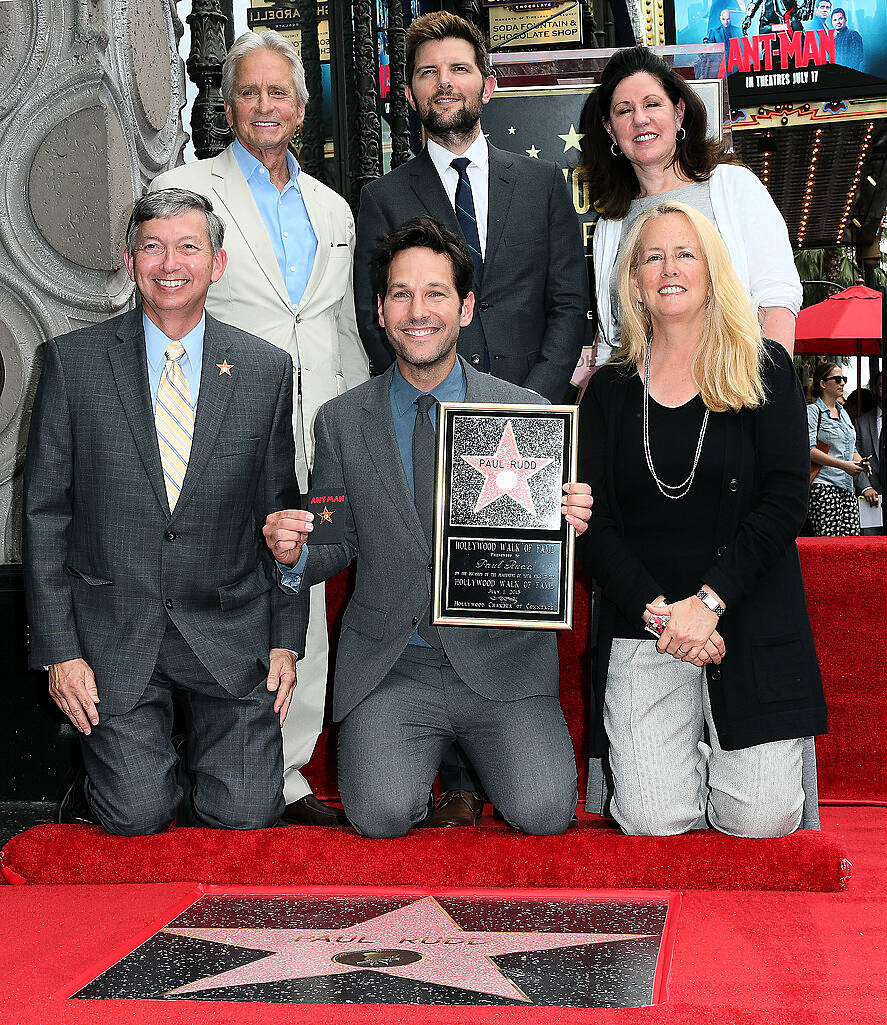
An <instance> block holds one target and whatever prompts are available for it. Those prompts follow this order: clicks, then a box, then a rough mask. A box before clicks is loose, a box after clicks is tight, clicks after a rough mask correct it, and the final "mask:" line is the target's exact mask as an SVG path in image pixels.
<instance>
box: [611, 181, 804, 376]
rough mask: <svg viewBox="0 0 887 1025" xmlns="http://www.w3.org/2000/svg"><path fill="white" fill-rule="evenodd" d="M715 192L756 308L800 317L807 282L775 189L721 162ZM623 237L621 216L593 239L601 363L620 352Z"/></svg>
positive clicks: (718, 213) (718, 217)
mask: <svg viewBox="0 0 887 1025" xmlns="http://www.w3.org/2000/svg"><path fill="white" fill-rule="evenodd" d="M709 191H710V196H711V205H712V209H713V210H714V214H715V226H716V227H717V229H718V231H719V232H720V233H721V238H723V240H724V244H725V245H726V246H727V252H728V253H729V254H730V260H731V261H732V263H733V268H734V270H735V271H736V273H737V274H738V275H739V278H740V280H741V281H742V283H743V284H744V285H745V286H746V288H747V289H748V290H749V292H750V293H751V298H752V303H753V304H754V306H755V307H756V308H759V307H767V306H782V307H785V308H786V309H788V310H791V311H792V313H794V314H795V315H796V316H797V313H798V311H799V310H800V308H801V301H802V298H803V291H802V289H801V281H800V278H799V277H798V272H797V270H796V269H795V261H794V258H793V256H792V247H791V243H790V242H789V238H788V229H787V228H786V226H785V221H784V220H783V217H782V214H781V213H780V212H779V210H778V209H777V208H776V204H775V203H774V202H773V200H772V199H771V197H770V193H769V192H768V191H767V190H766V189H765V188H764V186H763V185H762V184H761V181H760V179H759V178H758V177H757V176H756V175H755V174H754V172H753V171H750V170H749V169H748V168H747V167H742V166H740V165H738V164H718V166H717V167H716V168H715V169H714V171H713V172H712V176H711V178H710V179H709ZM621 238H622V220H621V219H620V220H604V219H603V218H602V219H601V220H599V221H598V223H597V226H596V227H595V230H594V242H593V259H594V279H595V292H596V301H597V312H598V325H599V326H598V349H597V360H596V364H597V365H598V366H600V365H601V364H602V363H606V362H607V360H608V359H609V358H610V356H611V355H612V353H613V351H614V346H613V343H612V339H613V337H614V332H615V328H616V321H615V317H614V315H613V313H614V311H613V309H612V304H611V301H610V281H611V277H612V274H613V268H614V267H615V265H616V258H617V256H618V254H619V242H620V240H621Z"/></svg>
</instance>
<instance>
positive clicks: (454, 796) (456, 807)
mask: <svg viewBox="0 0 887 1025" xmlns="http://www.w3.org/2000/svg"><path fill="white" fill-rule="evenodd" d="M483 810H484V800H483V798H482V797H481V796H480V795H479V794H475V793H473V792H472V791H471V790H448V791H447V792H446V793H445V794H441V795H440V797H439V798H438V799H437V807H436V808H435V809H434V814H433V815H432V816H431V821H430V822H429V823H428V825H429V826H432V827H434V826H476V825H477V824H478V822H480V817H481V814H482V812H483Z"/></svg>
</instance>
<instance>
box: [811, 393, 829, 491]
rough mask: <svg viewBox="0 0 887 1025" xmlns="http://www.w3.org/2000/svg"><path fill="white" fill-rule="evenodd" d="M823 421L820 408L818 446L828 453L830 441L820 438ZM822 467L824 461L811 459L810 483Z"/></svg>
mask: <svg viewBox="0 0 887 1025" xmlns="http://www.w3.org/2000/svg"><path fill="white" fill-rule="evenodd" d="M821 423H822V410H821V409H820V411H819V416H818V417H817V419H816V447H817V448H818V449H819V451H820V452H825V453H826V454H827V453H828V442H827V441H820V440H819V425H820V424H821ZM821 469H822V463H814V462H813V460H812V459H811V460H810V483H811V484H812V483H813V481H814V480H815V479H816V475H817V474H818V473H819V471H820V470H821Z"/></svg>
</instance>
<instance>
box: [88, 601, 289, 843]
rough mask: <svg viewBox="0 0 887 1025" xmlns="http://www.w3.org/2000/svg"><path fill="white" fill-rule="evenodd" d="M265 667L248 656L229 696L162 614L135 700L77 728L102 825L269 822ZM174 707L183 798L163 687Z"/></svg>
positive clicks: (275, 786) (272, 752)
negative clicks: (247, 680)
mask: <svg viewBox="0 0 887 1025" xmlns="http://www.w3.org/2000/svg"><path fill="white" fill-rule="evenodd" d="M265 679H266V673H265V669H264V667H263V666H261V665H260V664H259V663H258V662H257V663H256V671H255V687H254V688H253V690H252V691H250V693H248V694H247V695H245V696H244V697H241V698H238V697H234V696H232V695H231V694H230V693H229V692H228V691H226V690H225V689H224V688H223V687H221V686H220V685H219V684H218V683H217V682H216V681H215V679H214V678H213V677H212V675H211V674H210V672H209V671H208V670H207V669H206V668H205V667H204V666H203V665H202V663H201V662H200V661H199V659H198V658H197V656H196V655H195V654H194V652H193V651H192V650H191V649H190V647H189V646H188V644H187V642H186V641H185V639H184V638H183V637H182V635H181V634H180V633H179V631H178V630H177V629H176V628H175V626H174V625H173V624H172V622H171V621H170V622H169V623H168V625H167V629H166V632H165V633H164V636H163V640H162V642H161V645H160V653H159V655H158V657H157V665H156V666H155V669H154V673H153V675H152V676H151V680H150V682H149V683H148V686H147V688H146V689H145V691H144V693H143V694H142V696H141V697H140V698H139V700H138V701H137V702H136V705H135V707H134V708H133V709H132V710H131V711H128V712H124V713H123V714H121V715H103V714H102V706H101V704H99V706H98V708H99V723H98V726H95V727H93V730H92V732H91V733H90V735H89V736H88V737H87V736H81V738H80V740H81V748H82V752H83V763H84V767H85V768H86V776H87V780H86V788H85V789H86V797H87V800H88V802H89V805H90V808H91V809H92V811H93V813H94V814H95V816H96V818H97V819H98V821H99V822H100V823H101V825H102V826H103V827H104V828H105V829H106V830H107V831H108V832H109V833H118V834H120V835H123V836H141V835H145V834H150V833H160V832H162V831H163V830H165V829H166V828H167V827H168V826H169V825H170V824H171V822H172V820H173V818H175V816H176V814H177V813H178V814H179V816H180V819H181V821H182V824H186V825H204V826H211V827H215V828H227V829H259V828H262V827H264V826H272V825H274V824H275V823H276V822H277V819H278V817H279V816H280V814H281V812H282V811H283V808H284V804H283V756H282V742H281V736H280V720H279V719H278V717H277V715H276V714H275V712H274V695H273V694H272V693H270V692H269V691H268V689H267V687H266V686H265ZM174 695H175V696H176V697H177V698H178V699H179V701H180V703H181V705H182V710H183V712H184V717H185V723H186V729H187V739H188V751H187V764H188V770H189V772H190V774H191V776H192V785H191V795H190V799H189V807H187V808H183V809H180V808H179V805H180V802H181V801H182V788H181V786H180V785H179V783H178V780H177V776H176V763H177V755H176V752H175V750H174V748H173V745H172V740H171V734H172V718H173V696H174Z"/></svg>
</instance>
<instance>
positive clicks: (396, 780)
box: [339, 645, 577, 837]
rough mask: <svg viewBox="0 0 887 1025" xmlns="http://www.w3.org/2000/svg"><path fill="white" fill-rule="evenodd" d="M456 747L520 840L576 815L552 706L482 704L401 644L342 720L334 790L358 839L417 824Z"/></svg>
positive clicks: (571, 762)
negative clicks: (439, 773) (387, 666)
mask: <svg viewBox="0 0 887 1025" xmlns="http://www.w3.org/2000/svg"><path fill="white" fill-rule="evenodd" d="M454 740H457V741H458V742H459V744H460V746H461V748H462V750H463V751H464V752H465V754H466V755H467V756H468V758H469V759H470V760H471V762H472V764H473V766H474V768H475V769H476V771H477V774H478V776H479V777H480V780H481V782H482V783H483V786H484V789H485V791H486V793H487V795H488V797H489V800H490V801H491V802H492V803H493V804H494V805H495V807H496V808H497V809H498V810H499V812H500V813H501V814H502V816H503V817H504V818H505V820H506V821H507V822H508V823H509V824H510V825H511V826H513V827H514V828H515V829H519V830H521V831H522V832H524V833H533V834H538V835H548V834H554V833H563V832H564V831H565V830H566V828H567V826H568V825H569V823H570V818H571V816H572V814H573V812H574V810H575V808H576V796H577V794H576V760H575V756H574V754H573V745H572V742H571V740H570V735H569V732H568V730H567V724H566V722H565V721H564V714H563V712H562V711H561V707H560V704H559V703H558V700H557V698H555V697H553V696H550V695H536V696H532V697H525V698H519V699H517V700H511V701H494V700H491V699H489V698H485V697H483V696H482V695H480V694H477V693H476V692H475V691H473V690H471V688H470V687H468V686H466V684H465V683H463V681H462V680H461V679H460V678H459V677H458V676H457V674H456V673H455V671H454V670H453V667H452V666H451V665H450V663H449V661H448V660H447V658H446V656H445V655H444V654H443V653H442V652H438V651H435V650H433V649H425V648H421V647H419V646H417V645H407V648H406V650H405V651H404V653H403V654H402V655H401V656H400V658H399V659H398V660H397V662H396V663H395V664H394V666H393V668H392V669H391V671H390V672H389V673H388V675H387V676H386V677H385V678H384V679H383V680H382V682H381V683H380V684H379V686H378V687H376V688H375V689H374V690H373V691H372V692H371V693H370V694H369V695H367V696H366V697H365V698H364V699H363V700H362V701H361V702H360V703H359V704H358V705H357V706H356V707H355V708H354V709H352V710H351V711H350V712H349V713H348V714H347V715H346V716H345V718H344V720H343V721H342V724H341V727H340V729H339V792H340V794H341V796H342V804H343V806H344V808H345V814H346V815H347V816H348V819H349V821H350V822H351V824H352V825H353V826H354V828H355V829H356V830H357V831H358V832H359V833H362V834H363V835H364V836H371V837H394V836H403V835H404V834H405V833H406V832H407V831H408V830H409V829H410V828H412V827H413V826H416V825H419V824H420V823H421V822H422V820H423V819H424V817H425V814H426V811H427V808H428V795H429V792H430V790H431V784H432V782H433V780H434V777H435V774H436V773H437V767H438V765H439V764H440V759H441V755H442V754H443V752H444V751H445V750H446V749H447V747H448V746H449V745H450V743H452V741H454Z"/></svg>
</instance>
